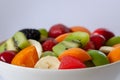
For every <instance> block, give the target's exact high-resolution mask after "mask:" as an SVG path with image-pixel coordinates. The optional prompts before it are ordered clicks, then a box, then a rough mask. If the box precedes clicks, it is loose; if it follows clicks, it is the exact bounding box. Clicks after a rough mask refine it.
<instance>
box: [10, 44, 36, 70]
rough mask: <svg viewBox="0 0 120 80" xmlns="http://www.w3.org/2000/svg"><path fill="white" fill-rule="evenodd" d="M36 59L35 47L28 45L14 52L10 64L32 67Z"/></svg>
mask: <svg viewBox="0 0 120 80" xmlns="http://www.w3.org/2000/svg"><path fill="white" fill-rule="evenodd" d="M37 61H38V53H37V51H36V48H35V47H34V46H28V47H26V48H25V49H23V50H21V51H20V52H19V53H17V54H16V56H15V57H14V58H13V60H12V62H11V64H13V65H17V66H24V67H31V68H33V67H34V65H35V64H36V62H37Z"/></svg>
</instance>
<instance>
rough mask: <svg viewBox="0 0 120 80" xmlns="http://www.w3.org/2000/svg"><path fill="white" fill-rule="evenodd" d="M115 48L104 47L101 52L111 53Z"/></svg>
mask: <svg viewBox="0 0 120 80" xmlns="http://www.w3.org/2000/svg"><path fill="white" fill-rule="evenodd" d="M113 49H114V48H113V47H110V46H102V47H101V48H100V49H99V50H100V51H102V52H103V53H106V54H107V53H109V52H110V51H111V50H113Z"/></svg>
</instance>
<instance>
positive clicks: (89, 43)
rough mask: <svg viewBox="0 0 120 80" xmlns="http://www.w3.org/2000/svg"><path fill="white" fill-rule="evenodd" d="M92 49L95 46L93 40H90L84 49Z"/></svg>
mask: <svg viewBox="0 0 120 80" xmlns="http://www.w3.org/2000/svg"><path fill="white" fill-rule="evenodd" d="M90 49H95V46H94V44H93V42H92V41H89V42H88V43H87V44H86V45H85V47H84V50H90Z"/></svg>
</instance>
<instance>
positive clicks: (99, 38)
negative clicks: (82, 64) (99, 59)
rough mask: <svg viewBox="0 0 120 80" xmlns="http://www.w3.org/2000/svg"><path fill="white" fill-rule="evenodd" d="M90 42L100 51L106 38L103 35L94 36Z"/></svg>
mask: <svg viewBox="0 0 120 80" xmlns="http://www.w3.org/2000/svg"><path fill="white" fill-rule="evenodd" d="M90 41H92V43H93V44H94V46H95V49H99V48H100V47H101V46H103V45H104V43H105V38H104V37H103V36H102V35H99V34H93V35H91V36H90Z"/></svg>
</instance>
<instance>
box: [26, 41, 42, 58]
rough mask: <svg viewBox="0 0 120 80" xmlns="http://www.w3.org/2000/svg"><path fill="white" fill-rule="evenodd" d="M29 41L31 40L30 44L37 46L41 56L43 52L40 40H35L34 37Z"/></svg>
mask: <svg viewBox="0 0 120 80" xmlns="http://www.w3.org/2000/svg"><path fill="white" fill-rule="evenodd" d="M28 41H29V42H30V44H31V45H34V46H35V48H36V50H37V53H38V56H39V58H40V57H41V54H42V51H43V50H42V45H41V44H40V43H39V42H38V41H36V40H33V39H29V40H28Z"/></svg>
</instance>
